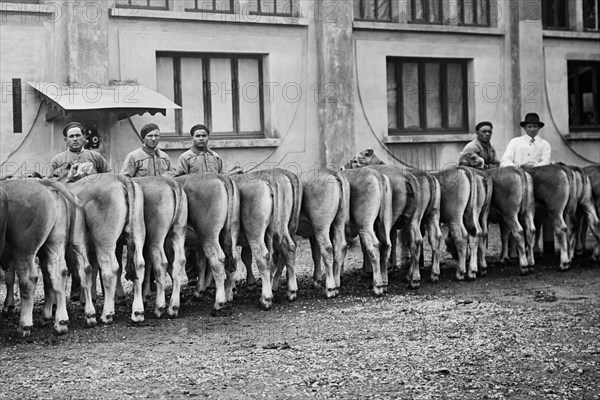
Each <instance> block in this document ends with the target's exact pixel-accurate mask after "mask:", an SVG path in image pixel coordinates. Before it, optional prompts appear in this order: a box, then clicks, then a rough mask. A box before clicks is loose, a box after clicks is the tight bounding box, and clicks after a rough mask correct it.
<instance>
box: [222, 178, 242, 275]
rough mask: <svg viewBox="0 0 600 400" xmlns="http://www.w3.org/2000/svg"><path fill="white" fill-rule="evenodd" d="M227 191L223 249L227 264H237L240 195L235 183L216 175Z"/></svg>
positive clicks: (233, 265)
mask: <svg viewBox="0 0 600 400" xmlns="http://www.w3.org/2000/svg"><path fill="white" fill-rule="evenodd" d="M217 176H218V177H219V179H220V180H221V182H222V183H223V185H224V186H225V191H226V192H227V218H226V220H225V227H224V228H223V231H222V236H221V239H222V241H223V243H222V245H223V251H224V252H225V256H226V259H227V260H228V261H227V263H228V265H230V266H232V267H233V268H235V267H236V266H237V249H236V247H237V239H236V237H237V234H238V232H239V230H240V215H239V212H240V195H239V189H238V187H237V185H236V184H235V183H234V182H233V181H232V180H231V178H230V177H229V176H227V175H222V174H219V175H217Z"/></svg>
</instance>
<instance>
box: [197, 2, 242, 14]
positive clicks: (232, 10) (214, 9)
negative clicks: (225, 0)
mask: <svg viewBox="0 0 600 400" xmlns="http://www.w3.org/2000/svg"><path fill="white" fill-rule="evenodd" d="M201 1H202V2H207V1H208V0H194V7H189V8H186V9H185V11H187V12H205V13H211V14H235V0H229V8H230V9H229V10H218V9H217V0H212V9H210V8H199V7H198V3H199V2H201Z"/></svg>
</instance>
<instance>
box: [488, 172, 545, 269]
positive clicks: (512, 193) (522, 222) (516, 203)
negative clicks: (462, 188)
mask: <svg viewBox="0 0 600 400" xmlns="http://www.w3.org/2000/svg"><path fill="white" fill-rule="evenodd" d="M486 173H487V174H488V176H489V177H490V178H491V179H492V181H493V183H494V189H493V193H492V210H491V215H490V222H496V223H499V224H500V231H501V236H502V251H501V254H500V260H501V261H502V262H507V261H508V259H509V235H512V239H513V240H515V243H516V249H517V254H518V257H519V267H520V273H521V274H522V275H526V274H528V273H529V272H532V271H533V268H534V266H535V259H534V254H533V248H534V241H535V224H534V221H533V218H534V214H535V199H534V195H533V180H532V178H531V175H529V174H528V173H527V172H525V171H524V170H522V169H520V168H517V167H512V166H510V167H501V168H493V169H489V170H487V171H486ZM482 273H485V271H482Z"/></svg>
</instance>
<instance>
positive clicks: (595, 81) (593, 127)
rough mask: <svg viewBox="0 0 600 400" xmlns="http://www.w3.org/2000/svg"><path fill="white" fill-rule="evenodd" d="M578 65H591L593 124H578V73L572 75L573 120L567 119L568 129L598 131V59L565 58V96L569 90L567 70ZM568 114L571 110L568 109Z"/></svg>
mask: <svg viewBox="0 0 600 400" xmlns="http://www.w3.org/2000/svg"><path fill="white" fill-rule="evenodd" d="M580 67H592V71H593V72H592V90H593V92H592V93H593V103H594V104H593V110H594V124H593V125H582V124H580V120H579V118H580V114H581V113H580V110H581V109H582V105H581V104H580V103H581V101H580V100H581V95H580V93H581V91H580V89H579V88H580V85H579V84H578V83H579V75H578V74H576V75H575V76H574V79H575V82H576V84H575V104H574V107H575V122H574V123H571V121H570V119H569V131H572V132H578V131H579V132H581V131H600V61H581V60H567V97H569V96H570V91H569V81H570V76H569V72H570V71H571V68H580ZM567 103H568V101H567ZM568 113H569V115H570V114H571V110H570V109H569V110H568Z"/></svg>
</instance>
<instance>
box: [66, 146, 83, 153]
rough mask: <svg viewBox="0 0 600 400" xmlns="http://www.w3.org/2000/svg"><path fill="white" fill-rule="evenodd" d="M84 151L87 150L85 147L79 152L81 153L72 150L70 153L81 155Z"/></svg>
mask: <svg viewBox="0 0 600 400" xmlns="http://www.w3.org/2000/svg"><path fill="white" fill-rule="evenodd" d="M84 150H85V148H84V147H82V148H81V150H79V151H75V150H71V149H69V151H70V152H71V153H74V154H80V153H83V151H84Z"/></svg>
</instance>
